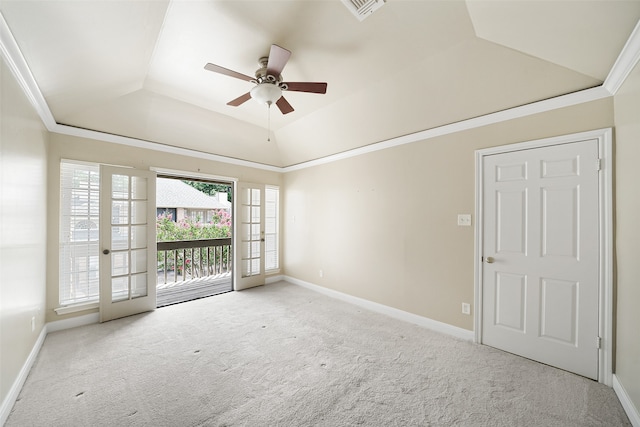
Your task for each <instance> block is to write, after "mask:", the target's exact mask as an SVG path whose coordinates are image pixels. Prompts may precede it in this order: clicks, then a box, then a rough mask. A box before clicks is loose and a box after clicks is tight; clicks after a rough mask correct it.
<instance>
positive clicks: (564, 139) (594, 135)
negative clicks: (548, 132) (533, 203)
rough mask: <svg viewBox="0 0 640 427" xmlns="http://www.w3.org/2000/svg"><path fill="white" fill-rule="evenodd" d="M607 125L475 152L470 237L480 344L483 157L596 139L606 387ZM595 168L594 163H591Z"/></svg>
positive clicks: (609, 341)
mask: <svg viewBox="0 0 640 427" xmlns="http://www.w3.org/2000/svg"><path fill="white" fill-rule="evenodd" d="M612 135H613V131H612V129H611V128H604V129H597V130H592V131H587V132H580V133H574V134H569V135H562V136H557V137H551V138H544V139H538V140H533V141H527V142H520V143H515V144H509V145H502V146H498V147H492V148H485V149H481V150H477V151H476V152H475V162H476V164H475V171H476V176H475V183H476V188H475V215H476V221H475V236H474V319H473V320H474V342H476V343H478V344H482V290H483V282H482V273H483V265H484V264H483V262H482V256H483V254H482V247H483V234H482V230H483V229H484V218H483V208H484V206H483V204H482V201H483V187H484V182H483V177H484V169H483V160H484V157H485V156H489V155H495V154H502V153H509V152H513V151H521V150H529V149H533V148H541V147H548V146H553V145H561V144H569V143H572V142H580V141H585V140H593V139H596V140H597V141H598V153H599V157H600V173H599V176H598V192H599V194H598V204H599V208H598V209H599V212H598V214H599V215H598V216H599V218H598V221H599V232H598V238H599V243H600V244H599V259H600V261H599V264H600V265H599V277H598V298H599V303H598V330H599V335H600V339H601V345H600V349H599V350H598V382H600V383H604V384H605V385H608V386H609V387H611V386H612V381H613V148H612V145H613V144H612ZM594 167H596V165H594Z"/></svg>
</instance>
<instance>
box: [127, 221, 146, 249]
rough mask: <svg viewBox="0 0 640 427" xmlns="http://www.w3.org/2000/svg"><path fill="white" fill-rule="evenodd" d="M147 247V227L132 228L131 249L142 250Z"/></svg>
mask: <svg viewBox="0 0 640 427" xmlns="http://www.w3.org/2000/svg"><path fill="white" fill-rule="evenodd" d="M146 247H147V226H146V225H133V226H131V248H132V249H141V248H146Z"/></svg>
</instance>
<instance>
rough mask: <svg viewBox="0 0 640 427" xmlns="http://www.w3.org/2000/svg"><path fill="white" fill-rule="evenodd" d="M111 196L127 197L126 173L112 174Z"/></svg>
mask: <svg viewBox="0 0 640 427" xmlns="http://www.w3.org/2000/svg"><path fill="white" fill-rule="evenodd" d="M111 198H112V199H125V200H126V199H129V177H128V176H127V175H113V177H112V180H111Z"/></svg>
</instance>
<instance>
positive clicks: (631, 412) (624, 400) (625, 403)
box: [613, 374, 640, 427]
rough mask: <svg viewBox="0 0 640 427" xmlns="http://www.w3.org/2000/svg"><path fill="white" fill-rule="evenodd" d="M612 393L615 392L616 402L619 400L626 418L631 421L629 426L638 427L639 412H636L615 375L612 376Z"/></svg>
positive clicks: (639, 424) (639, 422)
mask: <svg viewBox="0 0 640 427" xmlns="http://www.w3.org/2000/svg"><path fill="white" fill-rule="evenodd" d="M613 391H615V392H616V395H617V396H618V400H620V403H621V404H622V407H623V408H624V412H626V413H627V417H629V421H631V425H632V426H633V427H640V412H638V408H636V406H635V405H634V404H633V402H632V401H631V398H629V395H628V394H627V391H626V390H625V389H624V387H623V386H622V384H621V383H620V381H619V380H618V377H617V376H616V374H613Z"/></svg>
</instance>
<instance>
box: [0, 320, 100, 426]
mask: <svg viewBox="0 0 640 427" xmlns="http://www.w3.org/2000/svg"><path fill="white" fill-rule="evenodd" d="M98 321H99V314H98V313H91V314H86V315H84V316H78V317H72V318H70V319H64V320H56V321H54V322H49V323H46V324H45V325H44V327H43V328H42V330H41V331H40V335H39V336H38V340H37V341H36V343H35V344H34V346H33V348H32V349H31V352H30V353H29V357H27V360H26V361H25V362H24V365H22V369H21V370H20V373H18V377H17V378H16V380H15V381H14V382H13V385H12V386H11V389H10V390H9V393H8V394H7V397H6V398H5V399H4V400H3V401H2V406H0V426H2V425H4V423H5V422H6V421H7V418H9V413H10V412H11V409H12V408H13V405H14V404H15V403H16V399H17V398H18V395H19V394H20V390H22V386H23V385H24V382H25V381H26V380H27V376H28V375H29V371H31V367H32V366H33V363H34V362H35V361H36V357H38V353H40V349H41V348H42V344H43V343H44V340H45V338H46V337H47V334H48V333H50V332H55V331H61V330H63V329H71V328H75V327H77V326H83V325H90V324H92V323H98Z"/></svg>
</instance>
